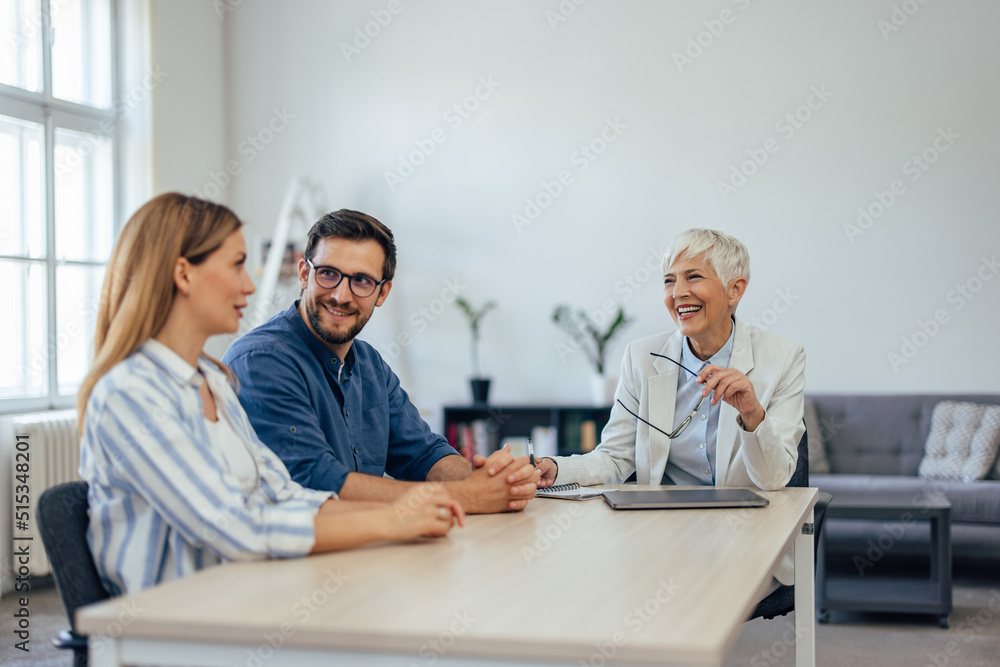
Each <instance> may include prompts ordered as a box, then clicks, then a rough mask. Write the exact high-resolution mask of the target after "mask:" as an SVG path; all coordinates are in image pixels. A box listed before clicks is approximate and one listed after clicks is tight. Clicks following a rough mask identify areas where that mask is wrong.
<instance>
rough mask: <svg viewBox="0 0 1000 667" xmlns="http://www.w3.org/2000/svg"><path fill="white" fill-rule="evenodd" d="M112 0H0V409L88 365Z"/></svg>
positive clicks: (111, 83)
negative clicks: (0, 318)
mask: <svg viewBox="0 0 1000 667" xmlns="http://www.w3.org/2000/svg"><path fill="white" fill-rule="evenodd" d="M116 12H117V3H116V2H115V0H0V35H5V36H6V39H4V40H3V42H2V43H0V313H3V315H4V318H5V319H4V323H3V326H2V327H0V349H2V350H3V354H2V355H0V359H2V361H0V411H2V412H11V411H16V410H24V409H44V408H49V407H64V406H67V405H72V404H73V403H74V401H75V394H76V390H77V389H78V387H79V386H80V382H81V381H82V380H83V377H84V375H85V374H86V372H87V369H88V368H89V366H90V361H91V355H92V348H93V334H94V325H95V321H96V314H97V305H98V299H99V297H100V289H101V283H102V281H103V278H104V267H105V264H106V263H107V261H108V258H109V256H110V253H111V247H112V244H113V240H114V235H115V231H116V230H115V220H116V219H117V218H118V216H117V206H116V202H117V201H118V200H119V199H118V196H117V194H118V192H119V180H118V175H117V170H116V162H117V160H116V155H117V153H118V151H119V146H118V144H119V141H118V139H119V137H118V134H119V127H118V126H119V123H118V120H120V118H119V116H120V114H121V111H122V108H121V107H122V105H120V104H114V103H113V100H114V99H115V94H116V90H117V87H118V86H117V67H116V60H117V52H116V45H117V40H116V39H115V35H116V34H117V21H116Z"/></svg>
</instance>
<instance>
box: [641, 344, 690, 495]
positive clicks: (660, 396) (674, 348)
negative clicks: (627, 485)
mask: <svg viewBox="0 0 1000 667" xmlns="http://www.w3.org/2000/svg"><path fill="white" fill-rule="evenodd" d="M683 340H684V338H683V336H681V335H680V333H675V334H674V335H673V336H671V337H670V338H669V339H667V343H666V345H664V346H663V349H662V350H661V351H660V354H664V355H666V356H668V357H670V358H671V359H677V360H679V359H680V355H681V342H682V341H683ZM653 359H654V361H653V370H654V372H655V373H656V375H652V376H650V378H649V401H647V405H648V406H649V414H648V415H644V418H645V419H648V420H649V422H650V423H651V424H655V425H656V426H657V427H659V428H661V429H663V430H664V431H667V432H669V431H670V430H671V425H672V424H673V423H674V405H675V403H676V402H677V371H678V366H677V364H673V363H671V362H669V361H667V360H666V359H660V358H659V357H653ZM646 432H647V433H648V434H649V446H648V447H647V450H646V453H647V456H648V467H647V468H646V470H647V471H648V475H649V477H648V479H645V480H644V479H642V478H641V475H640V474H637V475H636V481H637V482H638V483H639V484H659V483H660V481H661V480H662V479H663V473H664V471H666V469H667V456H669V454H670V438H668V437H667V436H666V434H664V433H660V432H659V431H657V430H656V429H654V428H649V427H648V426H647V427H646Z"/></svg>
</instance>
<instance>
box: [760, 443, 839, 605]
mask: <svg viewBox="0 0 1000 667" xmlns="http://www.w3.org/2000/svg"><path fill="white" fill-rule="evenodd" d="M786 486H792V487H807V486H809V434H808V433H805V432H803V433H802V439H801V440H799V447H798V461H796V463H795V472H794V473H792V478H791V479H790V480H789V481H788V484H787V485H786ZM832 499H833V496H831V495H830V494H829V493H826V492H824V491H820V492H819V497H818V498H817V499H816V506H815V507H814V508H813V567H815V565H816V553H817V550H818V549H819V534H820V531H821V530H822V529H823V518H824V516H825V515H826V508H827V506H828V505H829V504H830V500H832ZM791 611H795V587H794V586H780V587H779V588H778V589H777V590H775V591H774V592H772V593H771V594H770V595H768V596H767V597H766V598H764V599H763V600H761V601H760V602H759V603H758V604H757V607H756V608H755V609H754V611H753V614H751V615H750V618H748V619H747V620H748V621H752V620H753V619H755V618H757V617H758V616H763V617H764V618H768V619H771V618H774V617H775V616H784V615H785V614H787V613H789V612H791ZM810 613H813V612H812V611H810Z"/></svg>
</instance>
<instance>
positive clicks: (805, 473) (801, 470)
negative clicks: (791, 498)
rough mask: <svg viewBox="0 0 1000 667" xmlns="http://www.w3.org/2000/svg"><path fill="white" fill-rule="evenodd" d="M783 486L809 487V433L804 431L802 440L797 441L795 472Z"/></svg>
mask: <svg viewBox="0 0 1000 667" xmlns="http://www.w3.org/2000/svg"><path fill="white" fill-rule="evenodd" d="M785 486H795V487H801V488H805V487H807V486H809V433H808V432H806V431H803V432H802V439H801V440H799V458H798V460H797V461H796V462H795V472H793V473H792V478H791V479H790V480H788V484H786V485H785Z"/></svg>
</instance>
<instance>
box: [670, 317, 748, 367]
mask: <svg viewBox="0 0 1000 667" xmlns="http://www.w3.org/2000/svg"><path fill="white" fill-rule="evenodd" d="M735 340H736V321H735V320H734V321H733V328H732V330H730V332H729V339H728V340H727V341H726V344H725V345H723V346H722V347H721V348H719V351H718V352H716V353H715V354H713V355H712V356H711V357H709V359H708V361H702V360H701V359H699V358H698V357H697V356H695V353H694V352H693V351H692V350H691V341H690V339H689V338H688V337H687V336H684V339H683V340H682V341H681V364H683V365H684V366H685V367H687V368H690V369H691V370H693V371H694V372H695V373H698V371H700V370H701V368H702V366H704V365H705V364H715V365H716V366H721V367H722V368H729V362H730V361H731V360H732V357H733V342H734V341H735ZM678 372H679V373H683V374H684V378H685V379H689V374H688V373H687V371H685V370H683V369H679V370H678Z"/></svg>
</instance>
